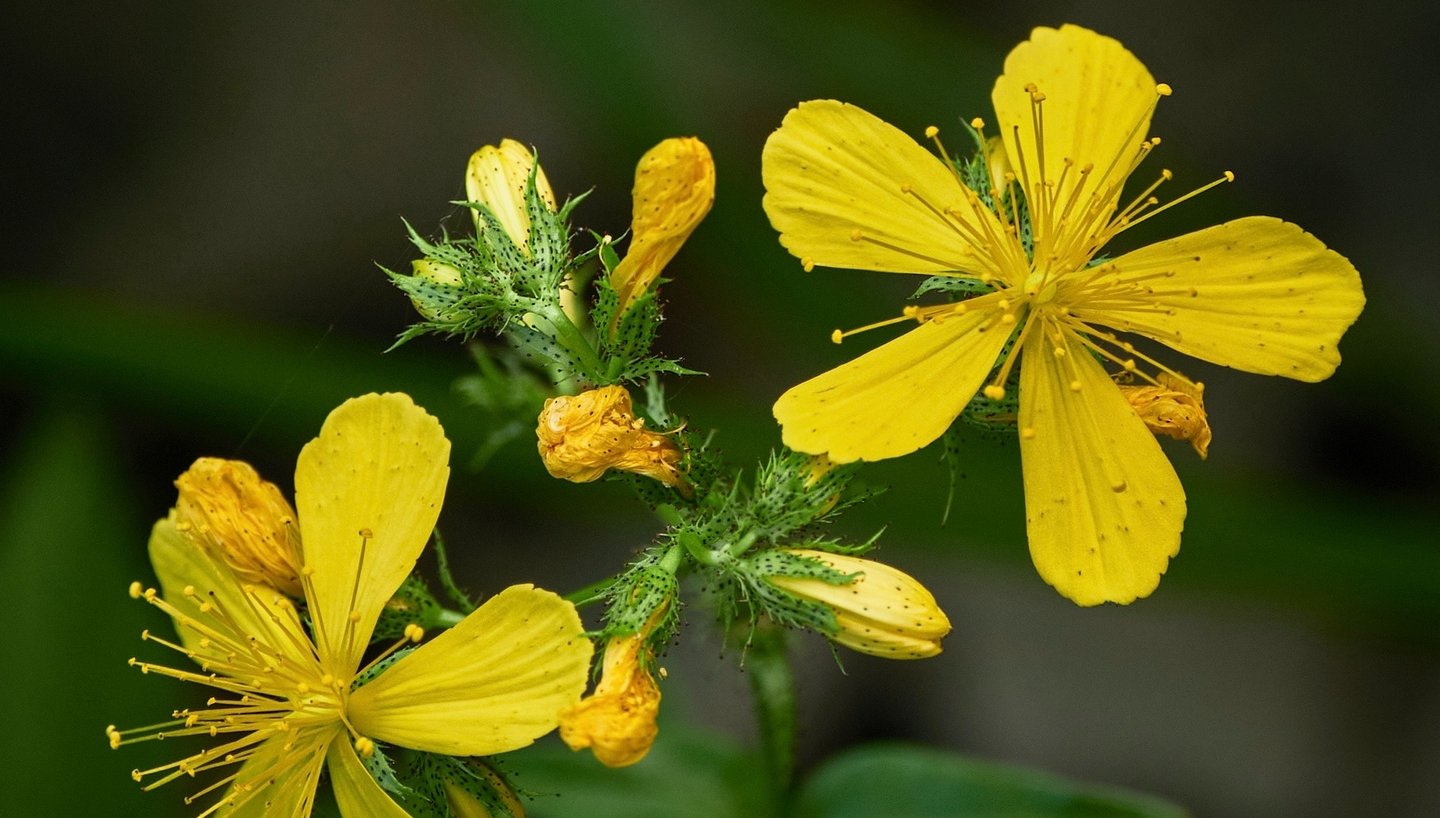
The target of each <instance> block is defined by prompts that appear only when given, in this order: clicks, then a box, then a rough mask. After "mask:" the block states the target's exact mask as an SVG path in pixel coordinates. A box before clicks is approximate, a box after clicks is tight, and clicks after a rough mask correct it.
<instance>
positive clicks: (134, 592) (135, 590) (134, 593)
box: [130, 580, 145, 599]
mask: <svg viewBox="0 0 1440 818" xmlns="http://www.w3.org/2000/svg"><path fill="white" fill-rule="evenodd" d="M144 592H145V586H143V585H141V584H140V581H139V580H136V581H134V582H132V583H130V598H131V599H139V598H140V595H141V594H142V593H144Z"/></svg>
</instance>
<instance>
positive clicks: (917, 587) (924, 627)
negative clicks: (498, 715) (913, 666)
mask: <svg viewBox="0 0 1440 818" xmlns="http://www.w3.org/2000/svg"><path fill="white" fill-rule="evenodd" d="M785 550H786V551H787V552H789V553H791V554H794V555H796V556H800V557H808V558H810V559H813V560H819V561H820V562H823V563H825V564H826V565H828V566H830V567H831V568H834V569H835V570H837V571H842V572H844V573H846V574H855V575H857V576H856V577H855V579H854V580H852V581H850V582H848V583H845V584H843V585H834V584H831V583H829V582H826V581H825V580H823V579H815V578H812V577H787V576H770V577H767V578H766V581H767V582H769V583H770V584H771V585H774V586H776V587H777V588H780V589H781V590H783V591H786V592H788V593H791V594H794V595H795V596H798V597H803V598H805V599H809V600H812V601H814V602H819V603H821V604H822V605H825V606H827V607H829V608H830V609H831V610H832V611H833V612H834V613H835V623H836V625H838V626H839V631H838V632H836V633H835V634H834V635H832V636H831V637H830V638H831V639H833V640H835V641H836V642H837V643H839V644H841V645H844V646H845V647H847V648H850V649H851V650H857V651H860V652H861V653H868V654H870V655H871V656H880V657H884V658H886V659H925V658H928V657H931V656H935V655H937V654H939V653H940V641H941V640H942V639H944V638H945V635H946V634H948V633H949V632H950V619H949V618H948V617H946V616H945V612H944V611H942V610H940V605H939V604H938V603H937V602H936V601H935V597H934V595H932V594H931V593H930V591H929V590H928V589H927V588H926V587H925V586H924V585H921V584H920V581H919V580H917V579H915V578H914V577H912V576H910V575H909V574H907V573H905V572H904V571H901V570H900V569H898V568H893V567H891V566H889V565H886V564H884V563H880V562H875V561H874V560H867V559H861V558H860V557H851V556H847V555H845V554H831V553H828V552H825V551H813V550H810V549H805V548H787V549H785Z"/></svg>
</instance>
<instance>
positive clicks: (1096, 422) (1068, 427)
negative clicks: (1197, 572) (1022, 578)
mask: <svg viewBox="0 0 1440 818" xmlns="http://www.w3.org/2000/svg"><path fill="white" fill-rule="evenodd" d="M1037 329H1040V328H1037ZM1044 329H1045V331H1044V332H1038V331H1032V332H1031V334H1030V336H1029V338H1028V339H1027V341H1026V343H1025V351H1024V353H1023V357H1022V358H1021V361H1020V455H1021V462H1022V464H1023V467H1024V473H1025V517H1026V523H1027V528H1028V530H1029V535H1030V556H1031V558H1032V559H1033V560H1034V561H1035V568H1036V570H1038V571H1039V572H1040V576H1041V577H1042V578H1043V579H1044V580H1045V581H1046V582H1048V583H1050V584H1051V585H1053V586H1055V590H1057V591H1059V592H1060V593H1061V594H1062V595H1064V596H1066V597H1068V598H1070V599H1072V600H1074V601H1075V602H1076V603H1078V604H1080V605H1098V604H1100V603H1101V602H1119V603H1122V604H1123V603H1129V602H1132V601H1134V600H1135V599H1137V598H1140V597H1144V596H1148V595H1149V594H1150V592H1151V591H1153V590H1155V587H1156V586H1157V585H1159V584H1160V576H1161V574H1164V573H1165V568H1166V566H1167V565H1168V564H1169V562H1170V558H1171V557H1173V556H1174V555H1175V554H1176V553H1177V552H1178V551H1179V550H1180V529H1181V527H1182V526H1183V525H1184V522H1185V490H1184V489H1183V488H1182V487H1181V485H1180V480H1179V478H1177V477H1176V476H1175V470H1174V469H1173V468H1172V467H1171V466H1170V461H1168V460H1166V459H1165V454H1164V453H1163V452H1162V451H1161V450H1160V444H1159V443H1158V442H1157V441H1156V440H1155V436H1154V435H1152V434H1151V433H1150V431H1149V430H1148V429H1146V428H1145V424H1144V423H1143V422H1141V420H1140V418H1139V417H1138V416H1137V415H1136V414H1135V410H1134V409H1132V408H1131V407H1130V404H1129V402H1128V401H1126V400H1125V398H1124V397H1123V396H1122V395H1121V394H1120V390H1119V389H1118V388H1117V387H1116V386H1115V383H1114V382H1113V381H1112V380H1110V376H1108V375H1106V374H1105V370H1104V369H1102V368H1101V366H1100V364H1099V363H1098V362H1096V360H1095V359H1094V358H1093V357H1092V356H1091V355H1090V352H1089V350H1088V349H1087V348H1086V347H1085V346H1084V345H1083V344H1082V343H1081V342H1080V339H1079V338H1078V337H1077V336H1076V335H1075V334H1074V333H1073V332H1072V331H1071V330H1068V329H1065V330H1060V331H1059V332H1061V333H1062V337H1063V344H1064V346H1063V347H1062V348H1063V349H1064V350H1065V352H1066V354H1065V356H1064V357H1056V356H1055V355H1054V344H1055V338H1056V335H1055V333H1056V330H1055V329H1054V328H1053V327H1049V328H1044ZM1076 387H1078V389H1077V388H1076Z"/></svg>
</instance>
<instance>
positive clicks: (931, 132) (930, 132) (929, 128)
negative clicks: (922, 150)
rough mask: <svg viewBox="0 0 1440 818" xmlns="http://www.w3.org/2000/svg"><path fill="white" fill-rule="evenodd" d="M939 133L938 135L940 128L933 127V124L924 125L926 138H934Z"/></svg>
mask: <svg viewBox="0 0 1440 818" xmlns="http://www.w3.org/2000/svg"><path fill="white" fill-rule="evenodd" d="M939 135H940V129H939V128H937V127H935V126H934V125H926V126H925V138H926V139H934V138H935V137H936V136H939Z"/></svg>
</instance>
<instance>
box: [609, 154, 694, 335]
mask: <svg viewBox="0 0 1440 818" xmlns="http://www.w3.org/2000/svg"><path fill="white" fill-rule="evenodd" d="M632 195H633V199H634V204H633V216H632V218H631V223H630V231H631V234H630V249H629V250H628V251H627V252H626V254H625V258H624V259H622V260H621V262H620V264H619V265H618V266H616V267H615V269H614V270H613V271H612V272H611V273H610V284H611V286H612V287H614V288H615V292H616V293H617V294H618V295H619V296H620V308H619V309H618V310H616V311H615V315H616V318H617V320H618V318H619V316H621V315H624V313H625V310H626V309H627V308H628V307H629V306H630V304H631V303H632V302H634V301H635V299H637V298H639V297H640V296H641V295H643V294H644V293H645V291H646V290H647V289H649V288H650V285H651V284H652V283H653V282H654V281H655V278H656V276H658V275H660V271H661V270H662V269H664V268H665V265H667V264H669V263H670V260H671V259H673V258H675V254H676V253H678V252H680V247H681V245H683V244H684V243H685V240H686V239H688V238H689V237H690V234H691V233H693V232H694V231H695V228H696V226H697V225H699V224H700V220H701V219H704V218H705V214H706V213H709V212H710V206H711V205H712V204H714V203H715V162H714V160H713V159H711V158H710V149H709V148H707V147H705V143H704V142H701V141H700V140H698V139H696V138H694V137H693V136H692V137H675V138H672V139H666V140H665V141H663V142H661V143H660V144H658V145H656V146H655V147H653V148H651V149H650V150H648V151H646V152H645V155H644V156H642V157H640V163H639V165H637V166H636V168H635V189H634V192H633V194H632Z"/></svg>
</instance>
